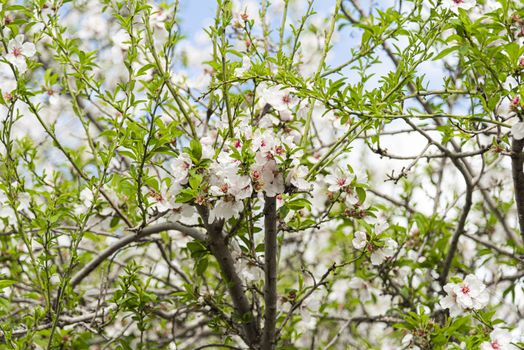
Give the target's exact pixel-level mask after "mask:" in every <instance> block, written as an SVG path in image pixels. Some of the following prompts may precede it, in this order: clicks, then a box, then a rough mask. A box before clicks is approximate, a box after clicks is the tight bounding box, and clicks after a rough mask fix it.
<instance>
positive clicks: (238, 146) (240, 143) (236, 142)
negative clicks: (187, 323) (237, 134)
mask: <svg viewBox="0 0 524 350" xmlns="http://www.w3.org/2000/svg"><path fill="white" fill-rule="evenodd" d="M234 146H235V148H240V147H242V142H241V141H240V140H236V141H235V143H234Z"/></svg>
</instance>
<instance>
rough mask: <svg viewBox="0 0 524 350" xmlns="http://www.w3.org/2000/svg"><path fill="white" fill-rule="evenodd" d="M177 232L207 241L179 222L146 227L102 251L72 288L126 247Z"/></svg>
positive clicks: (80, 274)
mask: <svg viewBox="0 0 524 350" xmlns="http://www.w3.org/2000/svg"><path fill="white" fill-rule="evenodd" d="M169 230H176V231H180V232H181V233H183V234H184V235H186V236H189V237H192V238H194V239H196V240H200V241H205V240H206V236H205V235H204V234H202V233H201V232H199V231H198V230H195V229H194V228H191V227H188V226H185V225H182V224H180V223H178V222H165V223H161V224H157V225H152V226H149V227H145V228H143V229H141V230H139V231H137V232H136V233H135V234H133V235H130V236H126V237H124V238H121V239H120V240H118V241H116V242H115V243H113V244H112V245H111V246H109V247H107V248H106V249H105V250H104V251H102V252H101V253H100V254H99V255H98V256H97V257H96V258H95V259H93V260H91V262H90V263H89V264H87V265H86V266H84V267H83V268H82V269H81V270H80V271H78V273H77V274H76V275H75V276H74V277H73V278H72V279H71V286H72V287H73V288H74V287H75V286H76V285H78V284H79V283H80V282H82V280H83V279H84V278H86V277H87V276H88V275H89V274H90V273H91V272H92V271H93V270H94V269H96V268H97V267H98V266H99V265H100V264H102V263H103V262H104V261H105V260H106V259H108V258H109V257H110V256H112V255H113V254H114V253H116V252H117V251H119V250H120V249H122V248H124V247H125V246H127V245H129V244H131V243H133V242H136V241H138V240H140V239H142V238H144V237H147V236H150V235H153V234H155V233H159V232H162V231H169Z"/></svg>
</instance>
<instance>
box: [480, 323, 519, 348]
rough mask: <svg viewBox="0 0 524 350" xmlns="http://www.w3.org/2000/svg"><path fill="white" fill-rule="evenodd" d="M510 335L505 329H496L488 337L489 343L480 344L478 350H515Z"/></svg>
mask: <svg viewBox="0 0 524 350" xmlns="http://www.w3.org/2000/svg"><path fill="white" fill-rule="evenodd" d="M512 341H513V339H512V336H511V333H510V332H509V331H507V330H505V329H500V328H496V329H494V330H493V331H492V332H491V333H490V335H489V341H485V342H483V343H482V344H480V350H516V349H517V347H515V346H514V345H512V344H511V342H512Z"/></svg>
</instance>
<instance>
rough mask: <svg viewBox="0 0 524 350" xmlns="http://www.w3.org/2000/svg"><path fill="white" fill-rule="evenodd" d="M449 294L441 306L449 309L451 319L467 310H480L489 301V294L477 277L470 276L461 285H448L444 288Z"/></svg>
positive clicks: (441, 302)
mask: <svg viewBox="0 0 524 350" xmlns="http://www.w3.org/2000/svg"><path fill="white" fill-rule="evenodd" d="M444 291H445V292H446V293H447V295H446V297H444V298H443V299H442V300H441V301H440V305H441V306H442V307H443V308H445V309H449V314H450V316H451V317H456V316H458V315H460V314H462V313H463V312H464V311H466V310H480V309H482V308H484V307H485V306H486V305H487V304H488V301H489V294H488V291H487V289H486V286H485V285H484V283H482V281H481V280H479V279H478V278H477V276H475V275H468V276H466V278H465V279H464V281H462V282H460V283H448V284H446V285H445V286H444Z"/></svg>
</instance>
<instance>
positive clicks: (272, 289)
mask: <svg viewBox="0 0 524 350" xmlns="http://www.w3.org/2000/svg"><path fill="white" fill-rule="evenodd" d="M265 200H266V201H265V204H264V229H265V234H264V247H265V249H264V260H265V264H264V276H265V284H264V302H265V310H264V331H263V333H262V347H261V349H262V350H272V349H274V348H275V339H276V338H275V334H276V322H277V250H278V247H277V205H276V197H266V199H265Z"/></svg>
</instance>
